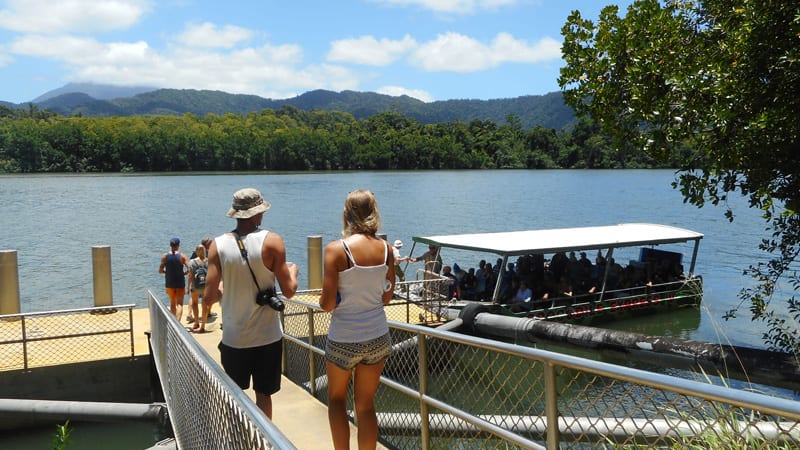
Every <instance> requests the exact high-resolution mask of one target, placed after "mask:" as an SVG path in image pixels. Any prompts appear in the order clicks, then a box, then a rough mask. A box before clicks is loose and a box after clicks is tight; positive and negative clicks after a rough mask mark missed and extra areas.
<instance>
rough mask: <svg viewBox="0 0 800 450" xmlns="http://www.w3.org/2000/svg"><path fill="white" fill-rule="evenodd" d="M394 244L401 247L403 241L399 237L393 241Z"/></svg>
mask: <svg viewBox="0 0 800 450" xmlns="http://www.w3.org/2000/svg"><path fill="white" fill-rule="evenodd" d="M394 246H395V247H397V248H400V247H402V246H403V241H401V240H400V239H398V240H396V241H394Z"/></svg>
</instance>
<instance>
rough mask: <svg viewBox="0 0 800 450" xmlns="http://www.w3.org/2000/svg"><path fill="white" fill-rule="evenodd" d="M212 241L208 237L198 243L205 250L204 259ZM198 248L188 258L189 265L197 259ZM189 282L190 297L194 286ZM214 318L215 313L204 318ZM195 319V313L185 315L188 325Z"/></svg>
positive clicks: (210, 313)
mask: <svg viewBox="0 0 800 450" xmlns="http://www.w3.org/2000/svg"><path fill="white" fill-rule="evenodd" d="M212 240H213V239H211V238H210V237H208V236H206V237H204V238H203V239H202V240H201V241H200V245H202V246H203V248H204V249H205V254H206V256H205V258H208V248H209V247H211V241H212ZM198 248H199V246H197V247H195V249H194V251H192V254H191V256H189V261H190V263H191V261H192V260H193V259H195V258H197V249H198ZM206 265H208V264H207V263H206ZM189 269H190V270H189V272H191V267H189ZM189 281H190V283H189V295H190V296H191V295H193V294H194V286H193V285H192V283H191V281H192V280H189ZM204 285H205V284H204ZM202 296H203V294H202V293H200V297H202ZM190 302H191V301H190ZM216 316H217V313H215V312H209V313H207V315H206V318H207V319H208V318H212V317H216ZM195 317H197V313H196V312H194V311H192V312H190V313H189V314H187V315H186V321H187V322H189V323H192V322H194V321H195ZM193 329H195V330H196V329H197V327H193Z"/></svg>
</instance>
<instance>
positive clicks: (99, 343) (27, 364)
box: [0, 305, 134, 370]
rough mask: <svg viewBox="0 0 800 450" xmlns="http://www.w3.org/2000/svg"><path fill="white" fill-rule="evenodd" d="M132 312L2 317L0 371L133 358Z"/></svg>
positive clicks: (129, 307) (87, 310)
mask: <svg viewBox="0 0 800 450" xmlns="http://www.w3.org/2000/svg"><path fill="white" fill-rule="evenodd" d="M133 306H134V305H122V306H114V307H100V308H97V307H96V308H85V309H73V310H61V311H48V312H35V313H23V314H9V315H4V316H0V370H18V369H31V368H35V367H44V366H54V365H59V364H70V363H79V362H88V361H97V360H102V359H110V358H122V357H126V356H133V352H134V349H133V316H132V309H133Z"/></svg>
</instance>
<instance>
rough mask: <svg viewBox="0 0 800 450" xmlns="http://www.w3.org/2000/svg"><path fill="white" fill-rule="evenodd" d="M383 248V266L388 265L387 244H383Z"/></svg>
mask: <svg viewBox="0 0 800 450" xmlns="http://www.w3.org/2000/svg"><path fill="white" fill-rule="evenodd" d="M384 244H386V245H384V246H383V265H384V266H385V265H387V264H389V242H385V243H384Z"/></svg>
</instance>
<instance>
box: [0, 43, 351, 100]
mask: <svg viewBox="0 0 800 450" xmlns="http://www.w3.org/2000/svg"><path fill="white" fill-rule="evenodd" d="M9 50H10V53H12V54H21V55H28V56H35V57H41V58H48V59H53V60H56V61H60V62H61V63H63V64H64V65H65V66H66V67H67V69H68V71H69V73H68V75H67V77H66V78H67V79H69V80H71V81H93V82H97V83H111V84H117V85H135V86H143V85H146V86H158V87H172V88H181V89H212V90H221V91H225V92H230V93H243V94H255V95H261V96H265V97H270V98H285V97H290V96H293V95H297V94H299V93H302V92H305V91H308V90H311V89H319V88H324V89H333V90H344V89H353V90H356V89H358V85H359V80H360V78H359V75H357V74H356V73H355V72H353V71H351V70H350V69H347V68H345V67H342V66H338V65H333V64H319V65H306V66H303V65H302V61H303V52H302V48H300V47H299V46H297V45H280V46H272V45H263V46H261V47H248V48H243V49H237V50H235V51H217V50H215V49H207V48H200V47H181V46H177V45H172V46H169V47H168V48H167V49H166V50H163V51H161V50H158V49H155V48H153V47H150V46H149V45H148V44H147V43H146V42H144V41H139V42H130V43H129V42H113V43H101V42H98V41H95V40H93V39H86V38H76V37H72V36H68V35H65V36H41V35H28V36H25V37H22V38H20V39H17V40H16V41H14V42H13V43H12V44H11V45H10V46H9Z"/></svg>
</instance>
